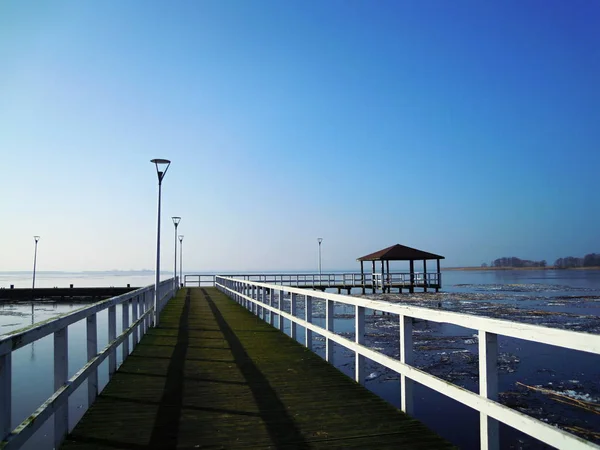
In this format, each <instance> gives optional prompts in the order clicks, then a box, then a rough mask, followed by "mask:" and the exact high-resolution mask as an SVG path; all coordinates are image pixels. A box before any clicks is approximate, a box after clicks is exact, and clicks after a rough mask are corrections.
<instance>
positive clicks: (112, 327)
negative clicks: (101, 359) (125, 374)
mask: <svg viewBox="0 0 600 450" xmlns="http://www.w3.org/2000/svg"><path fill="white" fill-rule="evenodd" d="M116 338H117V307H116V305H113V306H110V307H109V308H108V343H109V344H110V343H111V342H112V341H114V340H115V339H116ZM116 370H117V349H116V348H114V349H113V350H112V351H111V352H110V354H109V355H108V378H111V377H112V376H113V374H114V373H115V372H116Z"/></svg>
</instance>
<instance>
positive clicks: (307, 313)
mask: <svg viewBox="0 0 600 450" xmlns="http://www.w3.org/2000/svg"><path fill="white" fill-rule="evenodd" d="M304 320H306V321H307V322H308V323H312V321H313V313H312V297H311V296H310V295H307V296H306V299H305V304H304ZM304 332H305V339H304V340H305V345H306V348H307V349H309V350H312V348H313V343H312V338H313V332H312V330H309V329H308V328H306V329H305V330H304Z"/></svg>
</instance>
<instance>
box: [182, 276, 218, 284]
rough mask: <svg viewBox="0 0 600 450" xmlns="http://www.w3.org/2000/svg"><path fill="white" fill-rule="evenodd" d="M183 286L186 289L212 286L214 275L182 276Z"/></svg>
mask: <svg viewBox="0 0 600 450" xmlns="http://www.w3.org/2000/svg"><path fill="white" fill-rule="evenodd" d="M183 285H184V286H186V287H200V286H214V285H215V275H205V274H203V275H193V274H190V275H184V276H183Z"/></svg>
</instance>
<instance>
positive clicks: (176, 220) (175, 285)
mask: <svg viewBox="0 0 600 450" xmlns="http://www.w3.org/2000/svg"><path fill="white" fill-rule="evenodd" d="M171 219H173V225H175V265H174V266H173V287H174V288H175V289H177V287H178V286H177V226H178V225H179V222H181V217H178V216H175V217H171Z"/></svg>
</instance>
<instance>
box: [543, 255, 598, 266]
mask: <svg viewBox="0 0 600 450" xmlns="http://www.w3.org/2000/svg"><path fill="white" fill-rule="evenodd" d="M596 266H600V253H589V254H587V255H585V256H584V257H583V258H577V257H574V256H567V257H566V258H558V259H557V260H556V261H555V262H554V267H557V268H559V269H570V268H573V267H596Z"/></svg>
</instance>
